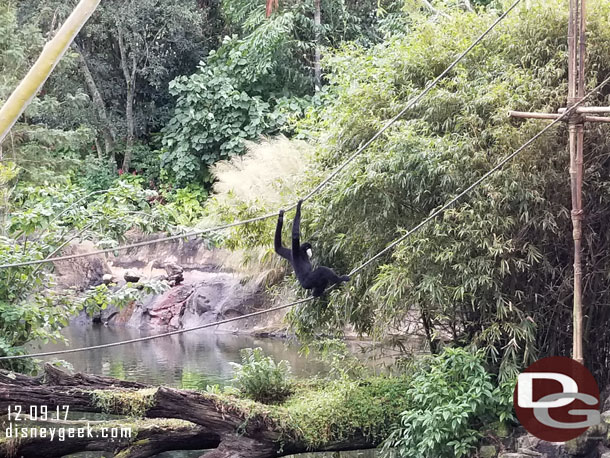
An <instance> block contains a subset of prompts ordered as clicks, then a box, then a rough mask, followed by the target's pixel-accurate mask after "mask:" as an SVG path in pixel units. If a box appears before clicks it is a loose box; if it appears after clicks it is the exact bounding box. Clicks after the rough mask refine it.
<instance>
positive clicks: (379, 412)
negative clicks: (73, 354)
mask: <svg viewBox="0 0 610 458" xmlns="http://www.w3.org/2000/svg"><path fill="white" fill-rule="evenodd" d="M384 380H394V379H384ZM395 380H397V382H392V383H395V384H396V386H398V387H402V385H401V384H400V383H403V382H401V381H400V380H398V379H395ZM367 383H368V384H369V385H370V382H366V383H364V382H363V383H360V382H350V385H349V386H348V387H347V388H345V389H343V388H341V389H339V390H337V389H336V388H335V391H333V392H332V393H333V396H334V398H329V399H326V398H325V397H324V396H325V395H326V394H325V393H324V391H323V390H324V389H325V388H324V387H322V388H319V387H317V388H316V389H317V390H319V391H312V392H311V393H310V392H307V391H304V392H305V393H306V394H307V396H309V398H308V399H306V400H305V402H304V403H303V404H302V405H303V406H308V405H311V404H316V403H319V406H320V410H321V413H320V415H318V416H314V417H311V416H307V415H304V416H303V417H302V418H295V417H300V416H301V414H300V409H299V408H297V409H296V410H295V409H293V410H290V409H289V408H286V407H284V406H269V405H265V404H260V403H257V402H254V401H250V400H244V399H239V398H236V397H233V396H228V395H222V394H211V393H200V392H197V391H191V390H178V389H173V388H168V387H152V386H148V385H144V384H139V383H134V382H126V381H121V380H118V379H113V378H110V377H101V376H92V375H87V374H74V375H71V374H68V373H66V372H64V371H62V370H60V369H58V368H56V367H53V366H50V365H46V366H45V374H44V376H43V377H42V378H36V379H33V378H32V379H30V378H28V377H25V376H19V377H11V376H10V375H7V373H5V372H3V373H2V374H0V412H7V410H8V408H9V407H13V409H14V406H16V405H19V406H21V407H22V409H23V411H26V412H27V411H29V408H30V406H34V407H38V406H47V408H48V409H53V408H57V407H62V406H66V405H67V406H69V409H70V411H71V412H76V411H78V412H97V413H104V414H113V415H121V416H126V417H127V418H128V420H126V421H125V422H126V423H130V422H133V418H147V419H153V418H155V419H174V420H182V422H181V426H180V427H181V428H182V429H180V431H179V433H176V430H175V429H174V430H172V428H171V427H169V426H168V425H167V424H165V426H159V427H156V428H153V429H151V428H150V427H144V426H143V427H141V428H138V429H137V434H136V437H135V438H134V437H132V438H131V440H130V441H127V442H124V443H120V444H112V445H108V444H107V443H104V441H100V440H89V441H82V440H81V441H77V440H76V439H74V440H70V441H69V440H68V439H66V444H65V445H64V447H66V448H65V449H66V450H69V453H74V452H76V451H79V450H103V451H112V452H113V453H118V454H117V455H116V456H120V457H121V458H133V457H137V458H144V457H147V456H153V455H154V454H157V453H161V452H162V451H168V450H187V449H188V450H193V449H200V448H201V449H202V448H214V450H212V451H211V452H209V453H207V454H206V455H205V458H241V457H244V458H246V457H247V458H271V457H279V456H285V455H288V454H293V453H301V452H306V451H340V450H354V449H366V448H373V447H376V446H377V445H378V444H379V443H380V441H381V440H382V438H383V435H382V434H381V432H382V431H383V430H384V428H386V429H387V427H388V426H389V425H390V424H391V423H392V422H394V421H395V420H396V419H397V418H398V414H399V412H400V411H402V410H403V407H404V406H403V404H404V400H401V399H389V398H384V397H383V393H381V394H380V393H378V391H379V389H380V387H381V388H383V387H384V386H385V385H384V383H385V384H387V383H388V382H387V381H384V382H382V383H379V384H378V385H379V386H376V385H375V386H373V387H372V388H374V389H372V388H371V387H369V386H368V385H367ZM403 385H404V383H403ZM405 388H406V387H405ZM401 389H402V388H401ZM369 392H370V393H369ZM392 395H393V396H395V395H396V389H395V388H394V389H393V391H392ZM367 396H368V397H367ZM318 397H320V398H323V399H322V400H318ZM351 397H353V399H352V398H351ZM329 403H331V404H330V407H329ZM332 403H334V404H332ZM352 406H354V412H352V413H350V409H352ZM297 407H298V406H297ZM329 408H330V410H329V411H330V412H337V418H332V415H329V414H328V413H327V412H326V411H324V409H329ZM367 409H370V412H368V411H367ZM342 411H344V412H345V414H343V415H342V413H341V412H342ZM313 412H314V413H315V412H316V411H315V409H314V410H313ZM352 414H353V418H350V415H352ZM356 414H358V415H356ZM376 419H378V420H379V422H381V423H387V424H381V425H376V424H375V420H376ZM115 421H116V420H115ZM147 421H148V420H147ZM184 422H188V423H184ZM5 423H6V422H5ZM159 425H161V423H159ZM310 430H311V431H310ZM309 431H310V432H309ZM172 435H175V436H174V439H173V440H172V439H171V437H172ZM142 438H144V439H142ZM4 440H7V439H4ZM68 442H71V443H68ZM137 444H139V448H137V449H136V448H135V445H137ZM15 445H16V444H15V443H14V442H11V441H10V440H9V442H7V443H6V444H5V450H8V449H10V446H12V447H13V448H14V447H15ZM143 445H146V446H145V447H144V446H143ZM54 446H55V444H51V445H50V446H48V447H47V449H50V448H52V447H54ZM113 446H114V448H113V449H112V450H109V449H108V447H110V448H112V447H113ZM42 447H43V445H42V442H41V441H40V440H35V441H31V440H30V441H24V442H22V445H20V446H19V449H18V455H17V456H23V457H24V458H29V457H35V456H36V457H38V456H49V457H54V456H61V455H53V454H47V453H45V454H44V455H40V454H39V452H40V450H41V449H42ZM192 447H195V448H192ZM0 450H2V449H1V448H0ZM58 453H59V452H58ZM2 456H7V457H8V456H10V455H8V454H6V455H0V457H2Z"/></svg>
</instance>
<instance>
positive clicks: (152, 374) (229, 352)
mask: <svg viewBox="0 0 610 458" xmlns="http://www.w3.org/2000/svg"><path fill="white" fill-rule="evenodd" d="M157 332H158V331H157ZM63 334H64V335H65V336H66V337H67V338H68V340H69V341H70V346H71V347H88V346H94V345H100V344H105V343H110V342H117V341H120V340H127V339H133V338H136V337H141V336H145V335H148V334H147V333H146V332H144V331H140V330H137V329H131V328H111V327H105V326H97V325H96V326H71V327H68V328H66V329H64V331H63ZM246 347H261V348H262V349H263V350H264V352H265V353H266V354H268V355H270V356H272V357H273V358H274V359H275V360H276V361H277V360H281V359H285V360H287V361H289V362H290V364H291V366H292V369H293V373H294V375H295V376H311V375H316V374H318V373H324V372H325V371H326V370H327V367H326V366H325V365H324V364H323V363H321V362H320V361H316V360H314V359H313V358H305V357H303V356H301V355H299V352H298V350H299V347H298V345H297V344H296V343H291V342H288V341H286V340H283V339H269V338H265V339H261V338H256V337H252V336H238V335H233V334H226V333H223V334H215V333H214V332H213V331H211V330H209V329H207V330H201V331H193V332H190V333H187V334H182V335H176V336H170V337H163V338H160V339H155V340H151V341H146V342H138V343H135V344H129V345H124V346H120V347H112V348H102V349H98V350H93V351H87V352H81V353H71V354H70V353H69V354H66V355H61V356H60V358H61V359H63V360H65V361H67V362H69V363H70V364H72V366H73V367H74V370H76V371H79V372H87V373H90V374H98V375H107V376H110V377H116V378H120V379H125V380H132V381H138V382H142V383H150V384H156V385H167V386H173V387H177V388H190V389H205V387H206V385H212V384H220V385H224V384H226V383H227V382H228V381H229V380H230V379H231V377H232V368H231V366H230V364H229V362H240V356H239V351H240V350H241V349H242V348H246ZM65 348H66V347H65V346H64V345H63V344H47V345H44V346H42V348H41V350H42V351H52V350H62V349H65ZM43 359H44V360H45V361H53V360H56V359H57V357H47V358H43Z"/></svg>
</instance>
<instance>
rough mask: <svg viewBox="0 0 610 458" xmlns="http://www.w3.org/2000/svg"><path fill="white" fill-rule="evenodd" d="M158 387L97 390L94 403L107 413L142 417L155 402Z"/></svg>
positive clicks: (94, 392) (94, 394)
mask: <svg viewBox="0 0 610 458" xmlns="http://www.w3.org/2000/svg"><path fill="white" fill-rule="evenodd" d="M156 392H157V389H156V388H146V389H143V390H137V391H112V390H95V391H93V392H92V394H93V403H94V405H96V406H97V407H99V408H100V409H102V412H105V413H112V414H118V415H128V416H131V417H142V416H144V414H145V413H146V411H147V410H148V409H149V408H150V407H151V406H152V405H153V403H154V395H155V393H156Z"/></svg>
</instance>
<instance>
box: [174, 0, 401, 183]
mask: <svg viewBox="0 0 610 458" xmlns="http://www.w3.org/2000/svg"><path fill="white" fill-rule="evenodd" d="M364 3H366V4H367V6H369V7H370V8H369V9H367V8H366V6H365V5H361V4H359V2H344V1H336V0H332V1H329V2H323V9H324V11H323V13H322V14H323V15H324V18H325V20H324V26H323V27H322V30H320V31H319V32H320V34H321V35H320V36H321V38H320V40H321V42H322V44H324V45H326V44H338V43H340V42H342V41H346V40H350V39H355V38H356V37H360V38H362V35H366V37H367V40H365V41H367V42H368V39H371V40H372V36H373V35H374V32H373V30H374V29H375V25H376V21H377V19H376V16H374V15H371V14H370V11H372V10H375V8H377V7H378V6H381V4H377V3H376V2H364ZM222 6H223V11H224V13H225V19H226V20H227V22H228V25H229V26H230V28H231V29H232V31H234V32H236V33H235V34H234V35H232V36H230V37H225V39H224V41H223V43H222V45H221V46H220V47H219V48H218V49H217V50H216V51H211V52H210V54H209V56H208V57H207V59H206V61H205V62H203V63H202V64H201V65H200V67H199V69H198V71H197V72H196V73H195V74H194V75H192V76H190V77H186V76H182V77H179V78H177V79H176V80H174V81H173V82H172V83H171V85H170V92H171V93H172V95H174V96H175V97H176V98H177V101H176V109H175V111H174V116H173V117H172V119H171V120H170V121H169V123H168V124H167V126H166V127H165V129H164V139H163V143H164V146H165V150H166V151H165V153H164V154H163V156H162V161H163V165H164V167H166V168H167V169H169V170H170V171H171V175H172V177H171V178H172V179H173V180H175V181H176V182H177V183H178V184H179V185H185V184H186V183H188V182H191V181H193V180H197V181H198V182H202V181H203V182H207V183H210V182H211V180H212V177H211V176H210V174H209V167H210V165H212V164H214V163H215V162H217V161H219V160H223V159H228V158H230V157H232V156H234V155H237V154H241V153H243V152H244V151H245V150H244V144H243V141H244V140H255V139H258V138H259V137H260V135H262V134H269V133H273V132H275V131H277V130H279V129H280V128H283V127H286V129H290V127H289V126H288V125H287V123H288V122H289V121H291V120H293V118H295V117H300V116H301V115H302V114H303V113H304V112H305V111H306V109H307V107H308V106H309V105H310V104H311V96H312V95H313V93H314V79H313V72H312V60H313V54H314V50H315V47H316V41H315V36H316V31H315V27H314V24H313V2H294V3H291V2H286V3H283V4H282V7H281V8H280V10H278V11H277V12H276V13H274V14H273V15H272V16H271V17H270V18H268V19H266V18H265V15H264V11H265V9H264V2H262V1H257V2H244V1H242V0H226V1H224V2H223V5H222ZM388 8H390V9H393V8H395V5H394V3H391V5H389V6H388Z"/></svg>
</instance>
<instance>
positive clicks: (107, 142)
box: [74, 44, 116, 155]
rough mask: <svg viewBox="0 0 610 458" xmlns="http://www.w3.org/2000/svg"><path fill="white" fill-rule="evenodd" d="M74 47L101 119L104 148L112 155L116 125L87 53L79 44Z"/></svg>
mask: <svg viewBox="0 0 610 458" xmlns="http://www.w3.org/2000/svg"><path fill="white" fill-rule="evenodd" d="M74 49H75V50H76V52H77V53H78V57H79V61H80V69H81V72H82V74H83V78H84V79H85V83H86V84H87V88H88V89H89V95H90V96H91V100H92V101H93V105H94V106H95V109H96V111H97V116H98V118H99V121H100V123H101V124H102V126H103V128H102V135H103V137H104V149H105V152H106V155H111V154H113V152H114V144H115V142H116V132H115V130H114V127H113V126H112V123H111V122H110V120H109V119H108V113H107V111H106V104H105V103H104V99H103V98H102V95H101V94H100V91H99V89H98V87H97V84H96V83H95V79H94V78H93V75H92V74H91V70H90V69H89V64H87V60H86V59H85V55H84V53H83V51H82V49H81V48H80V46H78V45H77V44H75V45H74Z"/></svg>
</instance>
